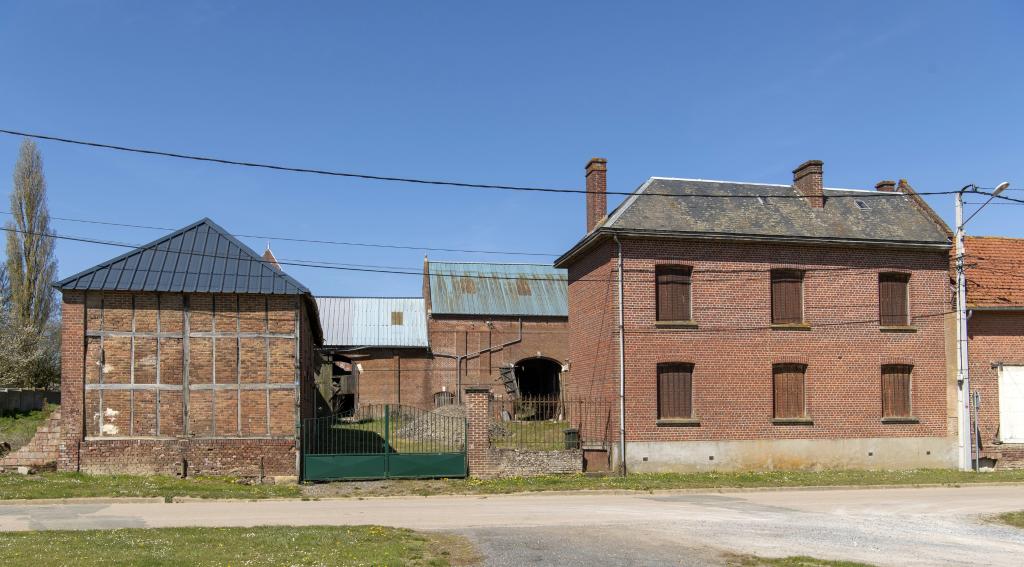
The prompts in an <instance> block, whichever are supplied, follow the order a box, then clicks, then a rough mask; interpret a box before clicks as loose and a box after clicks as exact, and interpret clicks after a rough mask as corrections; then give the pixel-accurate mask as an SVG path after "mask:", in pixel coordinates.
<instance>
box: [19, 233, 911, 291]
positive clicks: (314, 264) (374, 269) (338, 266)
mask: <svg viewBox="0 0 1024 567" xmlns="http://www.w3.org/2000/svg"><path fill="white" fill-rule="evenodd" d="M2 230H4V231H6V232H13V233H17V234H32V235H37V236H49V237H50V238H55V239H59V240H70V241H74V242H82V243H88V244H102V245H105V246H115V247H119V248H129V249H139V248H141V247H142V246H140V245H136V244H130V243H127V242H118V241H111V240H99V239H94V238H88V237H84V236H72V235H62V234H54V233H47V234H44V233H40V232H33V231H26V230H20V229H16V228H10V227H3V228H2ZM157 251H161V252H178V251H172V250H162V249H159V248H158V249H157ZM179 253H181V254H188V255H191V256H197V257H200V258H213V259H221V260H239V259H240V258H236V257H230V256H224V255H218V254H206V253H202V252H194V251H185V252H179ZM250 261H253V262H260V263H262V264H264V265H267V266H273V264H274V263H273V262H271V261H269V260H264V259H262V258H252V259H251V260H250ZM108 262H109V261H108ZM277 264H278V265H281V266H296V267H302V268H316V269H325V270H339V271H346V272H365V273H377V274H396V275H410V276H417V277H422V276H423V272H421V271H413V270H411V269H404V268H400V267H394V266H375V265H371V264H342V263H334V262H322V261H312V260H282V259H279V260H278V261H277ZM879 269H881V270H886V269H891V268H886V267H879V268H861V267H847V266H840V267H829V268H805V269H802V270H801V271H803V272H805V273H814V272H837V271H861V270H862V271H864V272H865V273H877V272H876V270H879ZM896 269H898V268H896ZM771 271H772V270H771V269H770V268H757V269H729V270H718V269H706V270H694V271H693V275H694V276H695V279H696V281H698V282H699V281H701V279H702V278H700V277H698V276H702V275H704V274H754V273H760V274H767V273H770V272H771ZM624 273H633V274H636V273H644V274H651V273H654V270H635V269H633V270H628V271H627V272H624ZM212 275H223V274H212ZM429 275H434V276H446V277H449V276H455V277H460V278H469V279H475V280H516V281H519V280H525V281H544V282H550V281H552V279H551V278H546V277H533V276H501V275H484V274H465V273H454V272H433V273H431V274H429ZM713 279H716V280H719V281H721V280H725V279H727V278H721V277H719V278H713ZM757 279H759V278H752V277H747V278H730V281H754V280H757ZM624 280H625V281H626V283H636V280H631V279H630V278H629V277H626V278H624ZM575 281H581V282H611V281H616V280H615V278H579V279H577V280H575Z"/></svg>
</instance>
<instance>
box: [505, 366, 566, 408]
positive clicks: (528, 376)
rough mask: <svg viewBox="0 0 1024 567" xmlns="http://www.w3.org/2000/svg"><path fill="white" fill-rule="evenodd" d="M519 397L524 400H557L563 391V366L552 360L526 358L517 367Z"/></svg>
mask: <svg viewBox="0 0 1024 567" xmlns="http://www.w3.org/2000/svg"><path fill="white" fill-rule="evenodd" d="M515 369H516V382H518V383H519V395H520V396H522V397H523V398H524V399H548V400H557V399H558V395H559V393H560V392H561V390H562V385H561V383H560V382H561V380H560V379H559V377H560V375H561V373H562V365H561V364H559V363H557V362H555V361H554V360H551V359H550V358H540V357H534V358H524V359H523V360H520V361H519V362H517V363H516V365H515Z"/></svg>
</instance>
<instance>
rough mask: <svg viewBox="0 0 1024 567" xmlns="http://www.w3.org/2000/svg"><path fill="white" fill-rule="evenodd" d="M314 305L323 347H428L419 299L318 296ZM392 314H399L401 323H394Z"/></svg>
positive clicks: (424, 315)
mask: <svg viewBox="0 0 1024 567" xmlns="http://www.w3.org/2000/svg"><path fill="white" fill-rule="evenodd" d="M316 303H317V307H318V308H319V311H320V326H321V327H323V329H324V345H326V346H333V347H362V346H372V347H409V348H415V347H423V348H426V347H427V346H428V342H427V310H426V308H425V307H424V302H423V299H422V298H418V297H417V298H412V297H317V298H316ZM395 312H398V313H401V314H402V315H401V324H397V325H396V324H393V323H394V320H395V319H394V317H393V316H392V313H395Z"/></svg>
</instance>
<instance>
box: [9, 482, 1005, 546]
mask: <svg viewBox="0 0 1024 567" xmlns="http://www.w3.org/2000/svg"><path fill="white" fill-rule="evenodd" d="M1011 510H1024V486H975V487H963V488H918V489H915V488H905V489H903V488H901V489H877V490H876V489H871V490H798V491H758V492H731V493H716V492H657V493H654V494H648V493H639V494H638V493H631V494H622V493H575V494H544V493H537V494H522V495H509V496H488V497H482V496H454V497H440V496H435V497H429V498H424V497H403V498H368V499H364V500H357V499H340V500H321V501H294V500H292V501H257V502H238V501H193V502H183V503H175V504H162V503H156V502H145V503H113V504H102V503H76V504H47V505H39V504H34V505H23V504H6V505H0V530H30V529H86V528H114V527H176V526H254V525H273V524H278V525H282V524H289V525H317V524H381V525H388V526H400V527H408V528H413V529H420V530H443V531H451V532H456V533H461V534H465V535H466V536H468V537H469V538H470V539H471V540H473V541H474V542H475V543H476V544H477V545H478V546H479V548H480V549H481V551H482V552H483V553H484V555H485V556H486V558H487V562H488V564H490V565H531V564H532V565H548V564H558V565H594V564H601V565H707V564H713V563H721V562H723V561H724V560H725V559H724V558H725V557H726V554H729V553H740V554H745V553H753V554H758V555H765V556H781V555H811V556H815V557H822V558H830V559H848V560H857V561H864V562H869V563H874V564H878V565H947V564H948V565H953V564H965V563H974V562H978V561H983V562H984V563H985V564H987V565H1020V564H1021V562H1022V558H1024V531H1019V530H1016V529H1014V528H1009V527H1003V526H1000V525H995V524H991V523H987V522H985V521H983V519H982V516H984V515H987V514H993V513H997V512H1004V511H1011Z"/></svg>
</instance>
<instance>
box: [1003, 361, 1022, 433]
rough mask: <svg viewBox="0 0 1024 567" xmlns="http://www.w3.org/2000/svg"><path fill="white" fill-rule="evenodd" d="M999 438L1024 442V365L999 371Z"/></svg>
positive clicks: (1004, 367) (1007, 367)
mask: <svg viewBox="0 0 1024 567" xmlns="http://www.w3.org/2000/svg"><path fill="white" fill-rule="evenodd" d="M999 439H1001V440H1002V441H1003V443H1024V366H1003V367H1002V370H1000V371H999Z"/></svg>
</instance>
